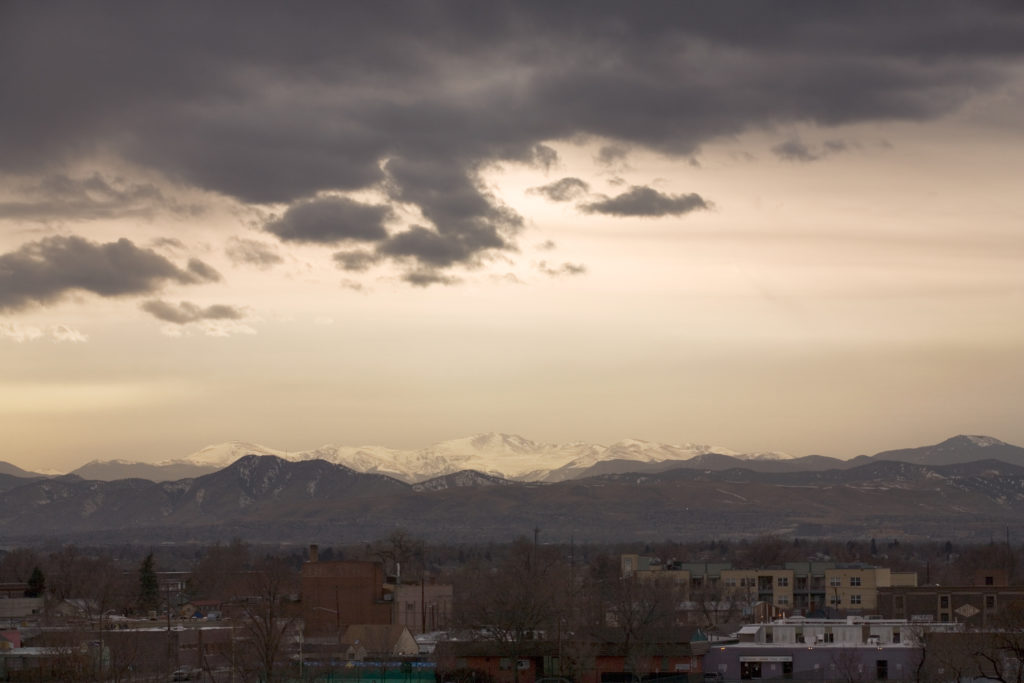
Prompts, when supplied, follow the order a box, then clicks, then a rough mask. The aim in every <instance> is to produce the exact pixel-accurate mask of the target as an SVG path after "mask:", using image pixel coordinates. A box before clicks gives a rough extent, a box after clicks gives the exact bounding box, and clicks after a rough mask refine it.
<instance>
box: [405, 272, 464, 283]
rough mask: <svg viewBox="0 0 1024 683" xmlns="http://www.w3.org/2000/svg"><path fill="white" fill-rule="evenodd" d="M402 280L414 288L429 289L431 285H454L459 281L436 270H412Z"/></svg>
mask: <svg viewBox="0 0 1024 683" xmlns="http://www.w3.org/2000/svg"><path fill="white" fill-rule="evenodd" d="M402 279H403V280H405V281H406V282H408V283H409V284H410V285H413V286H414V287H429V286H430V285H454V284H458V282H459V280H458V279H457V278H454V277H452V276H450V275H445V274H444V273H441V272H438V271H436V270H412V271H409V272H407V273H406V274H405V275H403V276H402Z"/></svg>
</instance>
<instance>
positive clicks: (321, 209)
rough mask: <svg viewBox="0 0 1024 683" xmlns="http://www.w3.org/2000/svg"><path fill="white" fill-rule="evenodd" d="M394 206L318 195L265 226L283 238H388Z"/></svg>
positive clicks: (333, 241)
mask: <svg viewBox="0 0 1024 683" xmlns="http://www.w3.org/2000/svg"><path fill="white" fill-rule="evenodd" d="M390 217H391V208H390V207H388V206H383V205H379V204H376V205H375V204H363V203H361V202H357V201H354V200H352V199H349V198H347V197H318V198H317V199H310V200H307V201H303V202H299V203H297V204H293V205H292V206H290V207H288V209H287V210H286V211H285V212H284V215H283V216H281V217H280V218H278V219H277V220H273V221H270V222H268V223H267V224H266V226H264V227H265V228H266V229H267V230H268V231H270V232H272V233H274V234H275V235H277V236H278V237H280V238H281V239H282V240H286V241H293V242H319V243H321V244H336V243H338V242H344V241H346V240H355V241H360V242H375V241H378V240H382V239H384V238H385V237H387V234H388V233H387V230H385V229H384V223H385V221H387V220H388V218H390Z"/></svg>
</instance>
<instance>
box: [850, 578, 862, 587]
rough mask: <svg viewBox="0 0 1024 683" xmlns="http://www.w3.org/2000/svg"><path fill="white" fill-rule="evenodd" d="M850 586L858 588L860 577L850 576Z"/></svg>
mask: <svg viewBox="0 0 1024 683" xmlns="http://www.w3.org/2000/svg"><path fill="white" fill-rule="evenodd" d="M850 585H851V586H859V585H860V577H859V576H851V577H850Z"/></svg>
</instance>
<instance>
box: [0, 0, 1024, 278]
mask: <svg viewBox="0 0 1024 683" xmlns="http://www.w3.org/2000/svg"><path fill="white" fill-rule="evenodd" d="M921 9H922V5H921V4H919V3H906V4H899V5H895V6H893V7H889V8H887V12H886V13H885V15H884V16H882V15H879V13H878V12H877V10H876V9H875V8H874V7H873V6H871V5H869V4H862V3H842V4H838V3H820V2H810V1H801V0H794V1H792V2H783V3H771V4H763V3H745V2H729V1H725V2H716V3H709V4H700V5H697V4H693V3H678V2H657V1H655V2H647V3H642V4H640V5H633V4H631V5H629V6H628V7H627V6H624V5H617V4H611V3H608V4H596V5H595V4H594V3H591V2H582V1H578V2H558V3H521V2H514V1H512V0H495V2H489V3H487V5H486V10H485V9H484V8H483V6H481V5H480V4H479V3H474V2H470V1H459V0H452V1H450V2H435V1H430V0H428V1H425V2H417V3H410V4H408V5H403V8H402V11H401V12H394V11H393V8H391V7H389V6H387V5H383V6H382V5H379V4H373V3H356V4H352V3H344V4H336V3H326V2H324V3H311V4H310V5H309V6H308V7H307V11H304V12H282V11H281V9H280V8H279V7H277V6H275V5H273V4H264V3H238V2H224V3H158V4H156V5H154V4H152V3H145V4H138V3H111V4H109V5H108V4H103V3H102V2H101V4H100V6H97V4H96V3H80V2H72V1H64V2H61V1H60V0H56V1H55V2H47V3H44V4H40V3H15V4H14V5H9V6H6V7H5V9H4V21H2V22H0V63H3V64H4V70H3V73H2V75H0V96H4V101H12V102H13V101H16V102H17V103H18V106H10V107H4V108H3V109H2V110H0V149H3V150H4V154H3V155H2V156H0V172H7V173H12V174H15V175H17V176H19V177H27V176H28V175H31V174H35V175H37V176H39V177H46V176H51V175H53V174H54V173H55V172H56V169H60V168H64V167H66V165H67V164H69V163H78V164H87V163H89V162H90V161H91V160H92V158H93V155H94V153H95V152H96V151H97V150H102V152H103V154H104V155H107V156H113V157H118V158H121V159H123V160H125V161H127V162H129V163H134V164H138V165H141V166H142V167H144V168H146V169H153V170H156V171H158V172H161V173H164V174H165V175H166V176H167V177H168V178H171V179H173V180H175V181H177V182H182V183H185V184H189V185H192V186H195V187H198V188H202V189H204V190H207V191H211V192H215V193H221V194H225V195H228V196H231V197H234V198H237V199H238V200H240V201H242V202H248V203H254V204H263V205H265V204H272V203H283V204H292V205H293V206H292V209H296V208H297V207H298V206H302V205H303V204H302V201H303V200H304V198H308V197H312V196H315V195H317V194H318V193H323V192H340V193H347V192H352V191H359V190H380V189H382V188H384V189H385V191H386V192H387V196H388V198H389V201H390V202H392V203H393V204H396V205H397V204H408V205H411V206H412V207H414V208H416V209H419V211H420V212H421V213H422V215H423V216H424V218H425V221H426V222H427V223H428V225H425V226H423V227H424V228H426V229H428V230H429V231H431V232H432V233H433V234H434V235H435V237H434V238H433V239H428V238H425V237H424V236H423V235H422V234H420V233H419V232H418V230H417V229H416V228H413V229H412V230H408V231H404V230H403V229H402V228H400V227H397V226H396V230H397V234H394V235H392V236H390V237H385V236H382V235H381V234H380V230H382V229H383V226H382V225H381V223H382V222H383V218H381V219H380V220H373V219H375V218H376V215H373V216H370V218H371V220H368V221H366V222H365V223H346V222H344V221H335V222H333V223H332V222H321V221H314V220H310V221H309V222H306V221H299V220H296V221H288V220H287V219H286V218H285V217H282V219H281V220H282V221H284V222H283V223H281V224H279V225H278V226H277V228H278V230H279V231H280V234H281V236H282V238H284V239H295V240H305V241H312V242H325V243H333V242H336V241H342V240H345V239H361V240H367V241H370V242H375V243H378V244H380V245H381V250H380V252H379V253H381V254H382V255H384V256H391V255H393V256H394V257H395V258H399V259H401V260H412V261H415V262H416V263H415V264H414V265H415V266H416V267H423V268H427V269H430V268H433V267H437V268H450V267H454V266H459V265H473V264H476V263H479V262H480V261H481V259H486V258H488V257H489V256H493V255H495V254H497V253H499V252H502V251H506V250H512V249H515V248H516V242H515V240H516V236H517V234H518V230H519V227H520V226H521V223H522V220H521V218H520V217H518V216H516V215H515V213H514V212H512V211H511V210H509V209H508V208H507V207H504V206H502V205H501V203H500V201H498V199H497V198H495V197H494V196H493V195H491V194H490V193H488V192H487V190H486V188H485V187H484V186H483V184H482V182H481V180H480V178H481V175H480V174H481V171H482V170H483V169H484V168H486V167H487V166H488V165H489V164H492V163H495V162H521V163H530V164H535V165H541V166H547V167H550V166H551V165H552V164H554V163H555V162H556V159H555V158H554V156H553V155H552V154H550V153H549V152H548V151H546V150H545V148H544V147H541V145H543V144H544V143H545V142H548V141H553V140H566V139H598V140H603V141H608V143H607V145H608V149H615V148H619V149H626V148H633V147H636V148H647V149H651V150H654V151H657V152H660V153H663V154H667V155H675V156H679V157H680V158H690V157H691V155H693V154H694V153H695V152H697V151H698V150H699V148H700V146H701V145H702V144H703V143H705V142H707V141H709V140H712V139H715V138H718V137H721V136H727V135H735V134H738V133H741V132H743V131H744V130H748V129H751V128H759V127H762V126H765V125H779V124H786V123H812V124H819V125H822V126H831V125H837V124H847V123H857V122H864V121H875V120H921V119H928V118H934V117H938V116H940V115H943V114H945V113H947V112H950V111H952V110H953V109H955V108H956V107H957V106H959V105H960V104H961V103H962V102H964V101H965V100H966V99H967V98H968V97H969V96H970V95H971V94H973V93H977V92H978V91H980V90H983V89H987V88H993V87H996V86H998V85H1000V84H1001V83H1003V82H1004V81H1005V78H1006V76H1005V74H1006V73H1008V72H1009V70H1004V69H1002V68H1001V67H1002V66H1003V65H1005V64H1008V63H1011V62H1012V61H1013V60H1019V59H1020V57H1021V55H1022V54H1024V40H1021V36H1022V35H1024V15H1022V13H1020V12H1018V11H1016V9H1015V8H1014V6H1013V5H1012V4H1011V3H944V4H942V5H941V6H940V8H938V9H935V10H930V11H927V12H922V11H921ZM181 36H188V40H187V41H183V40H181ZM526 46H528V49H527V47H526ZM370 55H372V58H371V57H369V56H370ZM153 74H160V77H159V78H154V77H153ZM25 83H44V84H46V87H32V88H26V87H24V85H23V84H25ZM100 191H101V193H102V189H100ZM120 191H121V192H126V191H127V188H125V187H122V188H120ZM297 202H298V204H297ZM19 210H20V211H27V209H26V208H25V207H22V208H21V209H17V208H15V207H8V211H13V212H15V213H17V211H19ZM74 211H75V212H78V211H81V212H82V215H88V213H89V208H88V207H80V208H78V209H74ZM36 213H39V211H38V208H37V210H36ZM26 215H27V214H26ZM643 215H649V214H643ZM286 216H287V213H286ZM374 226H376V227H374ZM420 248H423V251H421V250H420ZM421 254H423V255H424V257H425V258H422V259H421Z"/></svg>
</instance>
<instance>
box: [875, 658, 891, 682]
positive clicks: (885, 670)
mask: <svg viewBox="0 0 1024 683" xmlns="http://www.w3.org/2000/svg"><path fill="white" fill-rule="evenodd" d="M875 672H876V673H877V676H876V677H877V678H878V680H880V681H884V680H886V679H887V678H889V660H887V659H879V660H877V661H876V662H875Z"/></svg>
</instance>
